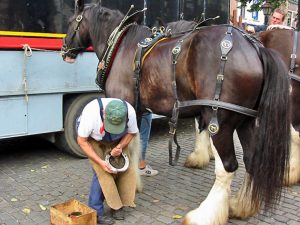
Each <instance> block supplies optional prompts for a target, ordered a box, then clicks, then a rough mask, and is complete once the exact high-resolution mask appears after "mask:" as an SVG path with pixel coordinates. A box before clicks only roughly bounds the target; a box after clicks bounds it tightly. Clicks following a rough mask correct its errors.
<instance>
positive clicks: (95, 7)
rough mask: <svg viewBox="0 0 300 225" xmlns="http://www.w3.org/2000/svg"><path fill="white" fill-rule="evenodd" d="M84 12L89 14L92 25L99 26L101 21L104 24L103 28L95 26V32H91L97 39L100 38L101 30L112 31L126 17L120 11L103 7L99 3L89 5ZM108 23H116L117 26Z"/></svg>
mask: <svg viewBox="0 0 300 225" xmlns="http://www.w3.org/2000/svg"><path fill="white" fill-rule="evenodd" d="M84 11H85V12H86V13H87V16H88V17H89V20H90V23H91V24H99V22H100V21H101V22H104V23H101V26H93V30H91V32H92V33H93V34H94V35H95V38H96V39H99V38H100V37H99V35H100V34H101V30H102V31H106V30H109V29H111V27H112V26H114V25H116V26H117V25H118V23H119V22H120V21H121V20H122V18H123V17H124V14H123V13H121V12H120V11H119V10H113V9H108V8H105V7H102V6H101V5H100V4H99V3H98V4H97V3H91V4H87V5H86V6H85V8H84ZM112 18H114V19H112ZM106 21H115V24H111V23H105V22H106Z"/></svg>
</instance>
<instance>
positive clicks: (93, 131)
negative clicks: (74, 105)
mask: <svg viewBox="0 0 300 225" xmlns="http://www.w3.org/2000/svg"><path fill="white" fill-rule="evenodd" d="M101 100H102V104H103V108H104V109H105V107H106V105H107V104H108V103H109V102H110V101H112V100H119V99H116V98H101ZM120 101H121V100H120ZM126 104H127V108H128V122H127V132H128V133H131V134H135V133H137V132H138V131H139V129H138V127H137V122H136V114H135V110H134V108H133V107H132V105H130V104H129V103H128V102H126ZM77 132H78V136H80V137H92V138H93V139H95V140H96V141H101V140H102V138H103V137H104V135H105V130H104V129H103V122H102V120H101V116H100V108H99V103H98V100H97V99H95V100H93V101H91V102H90V103H88V104H87V105H86V106H85V107H84V109H83V111H82V114H81V117H80V124H79V127H78V131H77ZM100 132H102V133H100Z"/></svg>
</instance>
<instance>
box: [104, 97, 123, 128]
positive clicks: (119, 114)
mask: <svg viewBox="0 0 300 225" xmlns="http://www.w3.org/2000/svg"><path fill="white" fill-rule="evenodd" d="M126 122H127V107H126V106H125V104H124V103H123V102H122V101H120V100H112V101H110V102H109V103H108V104H107V106H106V107H105V116H104V127H105V131H107V132H109V133H111V134H121V133H122V132H123V131H124V130H125V127H126Z"/></svg>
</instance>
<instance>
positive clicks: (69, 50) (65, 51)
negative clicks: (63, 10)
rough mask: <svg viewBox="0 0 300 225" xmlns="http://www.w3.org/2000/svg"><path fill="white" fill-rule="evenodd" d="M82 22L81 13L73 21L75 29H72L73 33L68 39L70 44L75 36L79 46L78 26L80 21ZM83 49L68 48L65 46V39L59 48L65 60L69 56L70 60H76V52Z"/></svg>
mask: <svg viewBox="0 0 300 225" xmlns="http://www.w3.org/2000/svg"><path fill="white" fill-rule="evenodd" d="M82 20H83V13H82V14H79V15H78V16H77V17H76V19H75V21H76V22H77V24H76V26H75V28H74V32H73V34H72V36H71V38H70V43H72V41H74V38H75V36H77V39H78V41H79V44H80V45H81V43H82V42H81V40H80V35H79V26H80V23H81V21H82ZM82 49H85V48H84V47H77V48H70V47H69V46H68V45H67V44H66V37H65V38H64V39H63V46H62V48H61V55H62V57H63V58H66V56H70V57H71V58H76V56H77V53H76V52H78V51H80V50H82Z"/></svg>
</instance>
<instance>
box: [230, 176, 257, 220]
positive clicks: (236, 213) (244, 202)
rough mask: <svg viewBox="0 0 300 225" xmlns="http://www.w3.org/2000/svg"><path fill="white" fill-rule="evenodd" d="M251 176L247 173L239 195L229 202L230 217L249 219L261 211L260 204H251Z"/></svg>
mask: <svg viewBox="0 0 300 225" xmlns="http://www.w3.org/2000/svg"><path fill="white" fill-rule="evenodd" d="M248 185H249V174H248V173H246V176H245V178H244V182H243V184H242V186H241V188H240V190H239V191H238V193H237V194H236V195H235V196H234V197H232V198H230V200H229V217H231V218H240V219H244V218H248V217H250V216H253V215H255V214H256V213H257V212H258V211H259V210H260V204H259V203H254V204H251V201H252V200H251V193H252V192H251V190H250V189H251V187H250V189H249V186H248Z"/></svg>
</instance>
